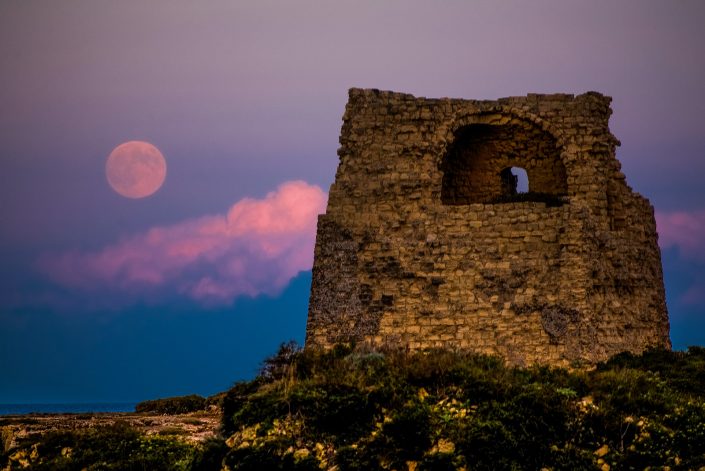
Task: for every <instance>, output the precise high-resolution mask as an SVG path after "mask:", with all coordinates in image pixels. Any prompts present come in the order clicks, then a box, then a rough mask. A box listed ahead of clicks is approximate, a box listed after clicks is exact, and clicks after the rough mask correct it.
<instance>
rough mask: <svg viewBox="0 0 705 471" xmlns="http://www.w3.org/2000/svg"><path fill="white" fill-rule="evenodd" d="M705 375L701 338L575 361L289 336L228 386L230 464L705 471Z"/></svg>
mask: <svg viewBox="0 0 705 471" xmlns="http://www.w3.org/2000/svg"><path fill="white" fill-rule="evenodd" d="M704 381H705V349H702V348H697V347H694V348H691V349H690V350H689V351H688V352H667V351H649V352H646V353H645V354H644V355H641V356H633V355H626V354H625V355H619V356H617V357H615V358H614V359H612V360H611V361H609V362H607V363H604V364H601V365H599V367H598V368H596V369H594V370H592V371H584V370H576V371H567V370H564V369H558V368H549V367H533V368H528V369H521V368H510V367H506V366H504V363H503V362H502V361H501V360H500V359H498V358H494V357H487V356H478V355H472V354H466V353H458V352H450V351H430V352H420V353H413V354H409V353H406V352H402V351H386V352H382V353H379V352H365V351H355V350H352V349H349V348H345V347H338V348H336V349H334V350H332V351H329V352H320V351H305V352H304V351H297V350H296V348H295V347H294V346H293V345H292V344H286V345H283V346H282V348H281V350H280V353H279V354H278V355H276V356H274V357H272V358H270V359H268V360H267V361H265V364H264V367H263V369H262V374H261V375H260V376H259V377H258V378H257V379H256V380H254V381H252V382H244V383H239V384H236V385H235V386H234V387H233V388H232V389H231V390H230V391H229V392H228V394H227V396H226V397H225V400H224V402H223V407H224V418H223V431H224V434H225V436H226V437H229V439H228V444H229V445H230V448H229V451H228V453H227V454H226V456H225V462H226V463H227V464H228V466H229V467H230V468H231V469H233V470H238V469H258V468H257V466H256V463H258V462H259V463H262V462H266V463H268V466H270V467H271V469H319V468H320V467H323V468H324V469H325V468H326V467H330V466H333V465H337V467H338V469H339V470H341V471H344V470H353V469H399V470H401V469H404V470H406V469H412V468H413V469H416V470H418V471H421V470H456V469H468V470H484V469H488V470H489V469H493V470H496V469H540V468H544V467H545V468H549V469H556V470H558V469H574V470H583V469H584V470H588V469H590V470H594V469H600V468H603V469H607V466H609V468H610V469H612V470H621V469H644V468H646V467H652V468H658V467H663V466H670V468H671V469H674V470H675V469H698V468H700V467H702V466H705V382H704ZM263 460H264V461H263ZM259 469H263V468H259Z"/></svg>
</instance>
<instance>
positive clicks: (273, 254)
mask: <svg viewBox="0 0 705 471" xmlns="http://www.w3.org/2000/svg"><path fill="white" fill-rule="evenodd" d="M326 200H327V195H326V193H325V192H323V190H321V189H320V188H319V187H317V186H314V185H309V184H308V183H306V182H303V181H291V182H286V183H283V184H282V185H280V186H279V187H278V188H277V189H276V191H273V192H271V193H269V194H267V195H266V196H265V197H264V198H263V199H252V198H244V199H242V200H240V201H238V202H237V203H235V204H233V205H232V206H231V207H230V209H229V210H228V212H227V214H225V215H211V216H204V217H201V218H197V219H191V220H186V221H183V222H181V223H178V224H174V225H170V226H161V227H159V226H158V227H153V228H151V229H149V230H148V231H146V232H144V233H141V234H138V235H135V236H132V237H129V238H126V239H124V240H122V241H119V242H117V243H115V244H112V245H109V246H107V247H105V248H103V249H102V250H99V251H96V252H80V251H71V252H65V253H61V254H53V255H47V256H44V257H43V258H42V259H40V261H39V266H40V269H41V271H43V272H44V273H45V274H47V275H48V276H49V277H50V278H51V279H52V280H53V281H54V282H55V283H57V284H59V285H61V286H64V287H66V288H69V289H72V290H77V291H81V292H94V293H113V294H120V295H122V296H127V297H128V299H139V298H147V297H154V296H159V295H167V294H173V293H179V294H181V295H185V296H187V297H189V298H192V299H194V300H197V301H199V302H202V303H204V304H225V303H230V302H232V300H233V299H234V298H236V297H238V296H242V295H247V296H256V295H258V294H263V293H264V294H276V293H277V292H278V291H279V290H281V289H282V288H284V287H285V286H286V285H287V284H288V282H289V280H291V278H293V277H294V276H296V274H297V273H299V272H301V271H303V270H309V269H310V268H311V265H312V263H313V246H314V243H315V234H316V222H317V216H318V214H320V213H323V212H324V211H325V205H326Z"/></svg>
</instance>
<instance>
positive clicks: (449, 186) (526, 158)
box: [441, 121, 568, 205]
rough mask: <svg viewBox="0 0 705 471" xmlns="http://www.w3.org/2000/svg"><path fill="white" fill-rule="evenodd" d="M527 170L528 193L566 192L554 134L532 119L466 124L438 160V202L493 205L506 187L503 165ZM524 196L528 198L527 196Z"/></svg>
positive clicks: (563, 171) (564, 172) (559, 193)
mask: <svg viewBox="0 0 705 471" xmlns="http://www.w3.org/2000/svg"><path fill="white" fill-rule="evenodd" d="M512 167H519V168H522V169H524V170H526V174H527V177H528V180H529V182H530V186H529V189H528V190H529V193H528V194H529V195H530V194H540V195H548V196H555V197H560V196H563V195H565V194H567V192H568V187H567V179H566V171H565V166H564V165H563V162H562V161H561V159H560V151H559V149H558V148H557V145H556V140H555V138H554V137H553V136H552V135H551V134H550V133H549V132H547V131H544V130H543V129H541V128H539V127H538V126H536V125H535V124H533V123H530V122H524V121H519V122H510V123H509V124H469V125H466V126H463V127H461V128H459V129H458V130H456V132H455V133H454V135H453V141H452V143H451V144H450V146H449V147H448V150H447V152H446V154H445V155H444V156H443V160H442V162H441V171H442V172H443V182H442V188H441V201H442V202H443V204H448V205H463V204H472V203H491V202H495V201H498V200H502V198H503V197H505V196H506V191H507V184H508V181H509V180H507V178H508V177H507V173H506V171H505V170H506V169H510V168H512ZM525 200H526V199H525Z"/></svg>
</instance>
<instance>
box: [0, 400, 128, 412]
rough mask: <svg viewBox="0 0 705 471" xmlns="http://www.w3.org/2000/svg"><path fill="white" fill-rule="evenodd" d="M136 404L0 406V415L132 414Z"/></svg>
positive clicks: (92, 403)
mask: <svg viewBox="0 0 705 471" xmlns="http://www.w3.org/2000/svg"><path fill="white" fill-rule="evenodd" d="M136 404H137V403H136V402H80V403H74V404H0V415H22V414H89V413H93V412H134V411H135V405H136Z"/></svg>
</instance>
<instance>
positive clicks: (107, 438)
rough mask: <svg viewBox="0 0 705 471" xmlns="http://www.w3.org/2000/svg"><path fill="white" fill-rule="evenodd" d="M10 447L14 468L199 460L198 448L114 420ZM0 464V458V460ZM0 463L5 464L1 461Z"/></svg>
mask: <svg viewBox="0 0 705 471" xmlns="http://www.w3.org/2000/svg"><path fill="white" fill-rule="evenodd" d="M26 445H29V446H28V447H23V446H20V449H19V450H10V452H9V453H7V454H6V456H4V457H3V458H4V459H5V461H8V460H10V459H11V458H12V462H13V464H15V465H19V466H17V467H16V468H15V467H13V468H10V469H21V468H22V467H23V465H24V464H26V465H27V466H30V465H31V469H32V470H47V471H49V470H52V471H54V470H82V469H89V470H99V469H100V470H144V469H149V470H180V469H181V470H186V469H191V466H192V464H193V463H196V462H197V461H198V460H199V459H200V450H199V449H198V448H196V447H193V446H189V445H186V444H185V443H182V442H180V441H177V440H173V439H171V438H165V437H156V436H153V437H147V436H144V435H141V434H140V433H138V432H137V431H135V430H134V429H133V428H131V427H130V426H129V425H127V424H125V423H122V422H117V423H115V424H114V425H112V426H105V427H100V428H94V429H83V430H66V431H54V432H49V433H47V434H45V435H43V436H42V437H41V440H39V441H38V442H36V441H33V442H31V443H27V444H26ZM0 463H2V460H1V459H0ZM2 464H3V465H4V464H6V463H2Z"/></svg>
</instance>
